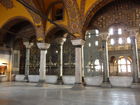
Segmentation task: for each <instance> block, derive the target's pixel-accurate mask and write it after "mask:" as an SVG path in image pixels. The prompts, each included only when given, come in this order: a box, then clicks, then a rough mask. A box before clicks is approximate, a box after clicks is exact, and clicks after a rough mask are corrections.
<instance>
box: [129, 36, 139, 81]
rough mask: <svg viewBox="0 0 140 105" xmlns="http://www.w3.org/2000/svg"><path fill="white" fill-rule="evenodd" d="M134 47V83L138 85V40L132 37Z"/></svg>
mask: <svg viewBox="0 0 140 105" xmlns="http://www.w3.org/2000/svg"><path fill="white" fill-rule="evenodd" d="M131 45H132V54H133V55H132V59H133V82H134V83H138V81H139V79H138V73H139V57H138V47H137V40H136V37H135V36H132V37H131Z"/></svg>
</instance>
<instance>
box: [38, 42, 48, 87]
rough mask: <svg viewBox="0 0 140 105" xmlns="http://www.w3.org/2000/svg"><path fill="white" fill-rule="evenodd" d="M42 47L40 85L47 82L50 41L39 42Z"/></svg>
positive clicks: (39, 46)
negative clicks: (47, 57)
mask: <svg viewBox="0 0 140 105" xmlns="http://www.w3.org/2000/svg"><path fill="white" fill-rule="evenodd" d="M37 46H38V48H39V49H40V68H39V83H38V86H43V85H44V83H45V82H46V54H47V49H48V48H49V47H50V44H48V43H37Z"/></svg>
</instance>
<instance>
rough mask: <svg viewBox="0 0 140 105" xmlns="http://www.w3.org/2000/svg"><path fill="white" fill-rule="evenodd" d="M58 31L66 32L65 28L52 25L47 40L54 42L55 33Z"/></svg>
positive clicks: (47, 33)
mask: <svg viewBox="0 0 140 105" xmlns="http://www.w3.org/2000/svg"><path fill="white" fill-rule="evenodd" d="M60 26H61V27H63V28H65V29H68V28H67V26H65V25H62V24H61V25H60ZM57 31H63V33H64V34H65V33H66V32H65V31H64V30H63V29H60V28H58V27H56V26H52V27H50V28H49V29H48V31H47V32H46V37H45V41H46V42H49V43H50V42H52V41H53V40H54V39H55V36H54V35H53V34H55V33H56V32H57Z"/></svg>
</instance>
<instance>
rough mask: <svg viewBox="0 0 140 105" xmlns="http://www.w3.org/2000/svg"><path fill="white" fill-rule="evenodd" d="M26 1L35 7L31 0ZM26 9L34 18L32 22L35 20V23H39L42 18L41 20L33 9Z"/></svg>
mask: <svg viewBox="0 0 140 105" xmlns="http://www.w3.org/2000/svg"><path fill="white" fill-rule="evenodd" d="M26 2H27V3H28V4H29V5H31V6H32V7H34V8H35V9H36V6H35V4H34V3H33V1H32V0H26ZM27 10H28V11H29V13H30V14H31V16H32V18H33V20H34V22H35V24H37V25H38V24H41V23H42V22H41V21H42V20H41V17H40V16H39V15H37V14H36V13H34V12H33V11H31V10H29V9H28V8H27Z"/></svg>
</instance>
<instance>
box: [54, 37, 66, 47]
mask: <svg viewBox="0 0 140 105" xmlns="http://www.w3.org/2000/svg"><path fill="white" fill-rule="evenodd" d="M65 41H66V38H64V37H62V38H57V39H56V42H57V43H58V44H60V45H63V44H64V42H65Z"/></svg>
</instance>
